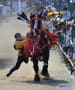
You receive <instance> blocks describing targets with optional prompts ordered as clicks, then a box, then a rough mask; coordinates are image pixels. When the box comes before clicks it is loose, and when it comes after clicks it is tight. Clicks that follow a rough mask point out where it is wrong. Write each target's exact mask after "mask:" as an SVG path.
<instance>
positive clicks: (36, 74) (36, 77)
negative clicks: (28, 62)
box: [33, 56, 40, 81]
mask: <svg viewBox="0 0 75 90" xmlns="http://www.w3.org/2000/svg"><path fill="white" fill-rule="evenodd" d="M33 68H34V71H35V77H34V80H35V81H40V77H39V67H38V60H37V58H36V56H34V57H33Z"/></svg>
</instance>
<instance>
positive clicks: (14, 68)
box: [8, 56, 28, 75]
mask: <svg viewBox="0 0 75 90" xmlns="http://www.w3.org/2000/svg"><path fill="white" fill-rule="evenodd" d="M22 62H25V63H28V58H26V57H24V56H18V59H17V62H16V65H15V66H14V67H13V68H12V69H11V70H10V71H9V73H8V75H11V74H12V73H13V72H14V71H15V70H17V69H19V67H20V65H21V63H22Z"/></svg>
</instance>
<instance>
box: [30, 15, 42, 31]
mask: <svg viewBox="0 0 75 90" xmlns="http://www.w3.org/2000/svg"><path fill="white" fill-rule="evenodd" d="M30 24H31V29H33V30H35V29H41V26H42V17H41V15H39V14H31V16H30Z"/></svg>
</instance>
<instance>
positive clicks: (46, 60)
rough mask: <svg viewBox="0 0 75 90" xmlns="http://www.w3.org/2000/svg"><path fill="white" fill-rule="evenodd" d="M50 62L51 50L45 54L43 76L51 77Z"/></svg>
mask: <svg viewBox="0 0 75 90" xmlns="http://www.w3.org/2000/svg"><path fill="white" fill-rule="evenodd" d="M48 60H49V49H48V50H46V52H44V53H43V69H42V72H41V74H42V75H43V76H46V77H49V73H48Z"/></svg>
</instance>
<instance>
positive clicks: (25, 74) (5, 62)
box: [0, 17, 75, 90]
mask: <svg viewBox="0 0 75 90" xmlns="http://www.w3.org/2000/svg"><path fill="white" fill-rule="evenodd" d="M28 31H29V28H28V26H27V24H25V23H24V22H22V21H18V20H17V19H16V17H9V19H6V20H5V21H3V23H2V24H1V23H0V90H75V81H74V79H75V78H71V76H70V75H69V74H68V73H67V71H66V66H65V64H64V63H63V56H62V55H61V53H60V51H59V50H51V51H50V60H49V73H50V77H51V79H50V80H43V79H42V77H41V81H40V83H35V82H34V81H33V78H34V71H33V65H32V62H29V64H25V63H23V64H22V65H21V67H20V69H19V70H18V71H16V72H14V73H13V74H12V75H11V76H10V77H9V78H7V77H6V74H7V72H8V71H9V70H10V69H11V67H13V65H15V63H16V60H17V52H16V51H15V50H14V49H13V44H14V34H15V33H16V32H20V33H22V35H25V34H26V33H27V32H28ZM39 66H40V71H41V68H42V62H39Z"/></svg>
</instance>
